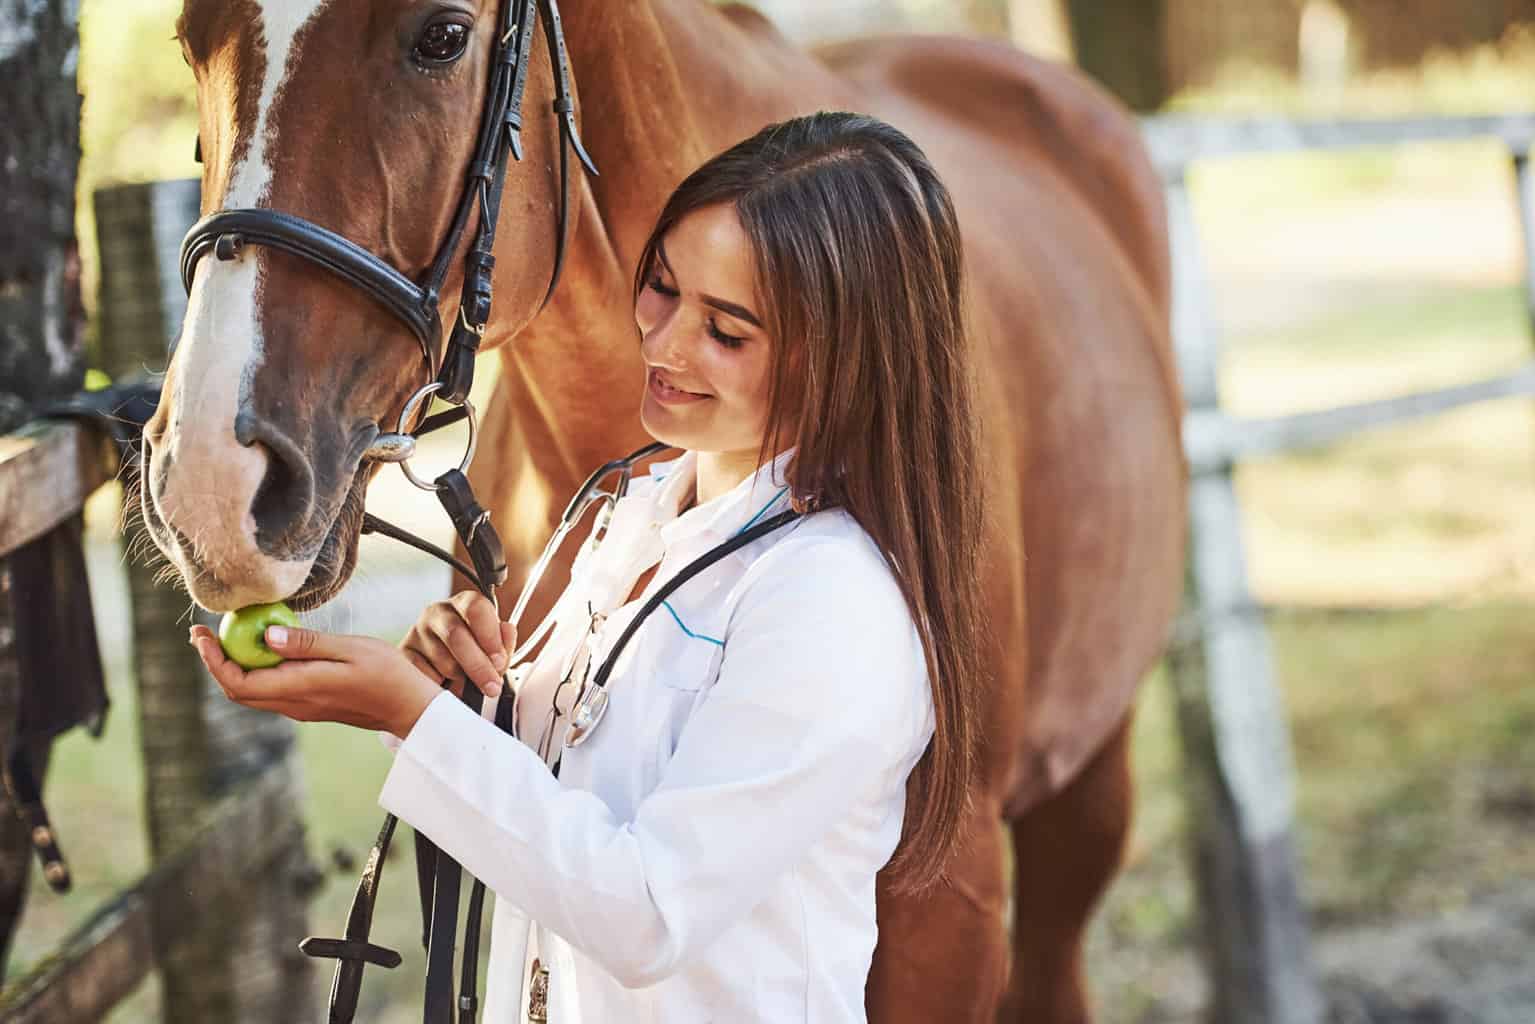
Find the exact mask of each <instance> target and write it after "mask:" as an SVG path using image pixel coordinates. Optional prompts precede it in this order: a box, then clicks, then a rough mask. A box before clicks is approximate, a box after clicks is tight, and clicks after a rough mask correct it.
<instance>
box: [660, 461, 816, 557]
mask: <svg viewBox="0 0 1535 1024" xmlns="http://www.w3.org/2000/svg"><path fill="white" fill-rule="evenodd" d="M793 457H794V449H792V448H791V449H790V450H788V451H786V452H784V453H783V454H781V455H779V456H778V457H777V458H775V459H773V460H772V461H770V462H766V463H764V464H763V465H762V466H760V467H759V468H758V469H757V471H756V472H755V473H753V474H752V475H751V476H749V477H747V478H746V479H745V480H742V481H741V482H740V483H739V484H737V485H736V486H735V487H733V488H732V489H731V490H730V491H729V492H727V493H725V494H722V495H720V496H719V497H717V498H715V499H714V500H712V501H708V502H705V503H704V504H702V505H695V506H694V507H692V508H690V509H688V510H687V511H686V512H684V513H682V514H681V515H678V514H677V508H678V506H679V505H681V504H682V501H683V499H684V498H685V497H687V495H689V494H691V493H692V491H693V486H694V483H695V481H696V480H697V478H698V455H697V453H695V452H686V453H684V454H683V455H682V457H681V458H678V459H673V460H672V461H670V462H664V463H660V464H658V465H655V466H653V467H651V471H650V472H651V476H652V477H653V478H655V479H657V480H658V481H659V482H660V486H659V487H658V488H657V490H656V491H655V504H654V507H653V514H654V516H655V519H656V522H658V523H660V524H661V537H662V539H663V540H664V541H665V542H666V544H667V546H668V547H670V546H671V545H672V544H674V543H676V542H677V541H679V540H682V539H684V538H688V537H694V536H707V537H708V538H709V539H710V540H711V541H713V542H715V543H719V542H722V541H725V540H728V539H729V538H730V537H733V536H735V535H736V534H738V533H740V532H742V531H743V530H747V529H749V528H750V527H752V526H755V525H756V524H757V523H759V522H761V521H762V520H763V519H766V518H767V517H768V516H770V515H773V514H775V513H776V512H780V511H782V510H783V509H785V508H787V507H788V506H789V485H788V482H787V481H786V480H785V479H784V471H785V469H786V468H787V466H788V463H789V460H790V459H791V458H793Z"/></svg>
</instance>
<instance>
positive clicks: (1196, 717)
mask: <svg viewBox="0 0 1535 1024" xmlns="http://www.w3.org/2000/svg"><path fill="white" fill-rule="evenodd" d="M1143 130H1144V136H1145V139H1146V142H1147V144H1148V146H1149V148H1150V150H1151V154H1152V159H1153V161H1154V162H1155V163H1156V166H1157V168H1158V170H1159V171H1160V172H1161V175H1162V178H1163V181H1164V184H1165V187H1166V192H1167V204H1168V216H1169V221H1170V228H1171V234H1172V243H1173V266H1174V293H1173V296H1174V297H1173V332H1174V337H1175V341H1176V344H1177V351H1178V363H1179V370H1180V374H1181V377H1182V382H1183V393H1184V398H1185V400H1186V402H1187V404H1188V412H1187V414H1186V416H1185V419H1184V427H1183V438H1184V449H1185V451H1186V453H1187V455H1188V459H1189V466H1190V473H1191V476H1190V481H1189V558H1188V567H1187V574H1186V589H1185V606H1184V617H1183V620H1182V623H1181V624H1180V628H1179V630H1178V635H1177V636H1176V637H1175V638H1174V642H1173V645H1172V648H1171V651H1170V653H1169V665H1170V668H1171V672H1170V675H1171V677H1172V680H1173V685H1174V687H1175V689H1176V694H1177V705H1178V723H1179V730H1180V732H1181V734H1182V740H1183V754H1184V761H1185V775H1186V787H1187V791H1188V792H1189V793H1190V794H1191V800H1190V804H1191V806H1190V812H1191V814H1190V820H1191V822H1192V827H1193V829H1194V840H1195V841H1194V849H1195V857H1194V860H1195V864H1194V872H1195V876H1196V884H1197V887H1198V892H1199V905H1200V915H1201V918H1202V922H1201V923H1202V928H1203V937H1204V944H1205V954H1206V959H1207V963H1208V966H1209V968H1210V971H1211V975H1212V992H1213V1002H1212V1006H1211V1008H1210V1019H1212V1020H1216V1021H1241V1022H1243V1024H1320V1022H1321V1021H1322V1020H1323V1019H1324V1018H1325V1015H1326V1007H1325V1005H1324V1001H1323V998H1322V995H1321V991H1320V987H1319V984H1318V981H1317V975H1316V969H1315V966H1314V963H1313V960H1312V955H1311V942H1310V935H1309V929H1308V926H1307V922H1306V914H1305V909H1304V905H1303V902H1302V900H1301V895H1300V894H1301V888H1302V887H1301V882H1300V872H1299V868H1298V865H1297V863H1296V856H1295V847H1294V841H1293V833H1294V767H1293V760H1292V756H1291V748H1290V738H1289V729H1288V725H1287V723H1286V719H1285V714H1284V707H1283V701H1282V700H1281V698H1280V695H1279V690H1278V686H1277V684H1276V680H1275V673H1274V663H1273V657H1272V653H1271V650H1270V646H1269V638H1268V632H1267V629H1266V627H1265V625H1264V621H1263V616H1262V610H1261V609H1260V608H1259V607H1258V606H1257V604H1256V603H1255V601H1254V599H1253V596H1252V589H1251V587H1250V586H1249V583H1248V576H1247V560H1246V553H1245V552H1244V550H1243V545H1242V534H1241V523H1240V514H1241V510H1240V507H1239V505H1238V502H1237V497H1236V492H1235V490H1234V489H1233V487H1232V470H1233V468H1234V467H1235V465H1236V464H1237V463H1238V462H1239V461H1241V460H1242V459H1246V458H1250V457H1254V456H1260V455H1269V454H1275V453H1278V452H1283V451H1291V450H1296V449H1300V448H1310V447H1316V446H1319V445H1324V444H1327V443H1329V442H1333V441H1337V440H1340V439H1342V438H1344V437H1347V436H1349V435H1351V434H1354V433H1357V432H1359V431H1361V430H1366V429H1369V428H1373V427H1380V426H1385V425H1387V424H1392V423H1400V422H1404V421H1406V420H1410V419H1416V418H1420V417H1423V416H1429V415H1434V414H1437V413H1441V412H1446V411H1449V410H1451V409H1455V408H1458V407H1460V406H1463V405H1467V404H1470V403H1472V402H1481V401H1486V400H1489V399H1493V398H1508V397H1514V396H1522V397H1530V396H1532V395H1535V359H1531V360H1530V361H1529V362H1527V363H1526V364H1525V365H1523V366H1522V367H1520V368H1519V369H1517V370H1515V371H1514V372H1512V373H1507V374H1502V375H1500V376H1496V377H1492V378H1488V379H1484V380H1479V381H1474V382H1470V383H1466V384H1462V385H1459V386H1456V387H1449V388H1441V389H1438V390H1434V391H1427V392H1419V393H1415V394H1408V395H1401V396H1399V397H1395V398H1390V399H1385V400H1381V401H1373V402H1363V403H1358V404H1353V405H1347V406H1342V407H1339V408H1334V409H1325V410H1321V411H1317V412H1310V413H1304V414H1301V415H1295V416H1282V417H1272V418H1264V419H1250V418H1239V417H1233V416H1230V415H1227V414H1226V413H1225V412H1224V411H1222V409H1221V405H1220V396H1219V393H1218V388H1217V369H1218V367H1219V364H1220V357H1221V339H1220V334H1219V331H1218V330H1217V327H1216V324H1215V317H1214V314H1213V306H1212V302H1211V294H1210V288H1209V285H1208V282H1207V277H1206V272H1205V266H1204V259H1203V256H1202V253H1201V247H1200V239H1199V232H1198V230H1197V228H1196V226H1195V222H1194V215H1193V206H1192V201H1191V199H1190V196H1189V192H1188V187H1187V183H1186V171H1187V169H1188V167H1189V166H1190V165H1191V164H1193V163H1196V162H1198V161H1202V160H1212V159H1223V158H1234V157H1240V156H1252V155H1258V154H1271V153H1286V152H1296V151H1301V150H1322V149H1342V148H1354V147H1364V146H1404V145H1412V144H1419V143H1424V142H1442V141H1449V140H1458V139H1473V138H1498V139H1501V140H1502V141H1503V142H1504V144H1505V146H1506V152H1507V154H1508V159H1509V160H1510V161H1511V162H1512V165H1513V169H1514V180H1515V182H1516V186H1515V192H1516V195H1515V196H1513V197H1511V203H1510V212H1511V215H1514V216H1517V217H1518V218H1519V222H1520V225H1521V229H1522V237H1523V243H1524V255H1525V261H1524V282H1525V294H1526V299H1527V307H1528V309H1529V311H1530V322H1531V327H1532V331H1535V176H1532V173H1531V167H1530V150H1531V145H1532V143H1535V114H1521V115H1510V116H1505V117H1468V118H1421V119H1403V120H1371V121H1312V122H1308V121H1288V120H1283V119H1279V118H1253V119H1226V118H1208V117H1181V116H1163V117H1152V118H1148V119H1146V120H1145V121H1144V122H1143ZM1515 211H1517V212H1515Z"/></svg>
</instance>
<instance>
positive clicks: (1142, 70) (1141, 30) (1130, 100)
mask: <svg viewBox="0 0 1535 1024" xmlns="http://www.w3.org/2000/svg"><path fill="white" fill-rule="evenodd" d="M1066 15H1067V19H1068V21H1069V22H1070V25H1071V36H1072V39H1073V40H1074V42H1075V44H1076V51H1077V63H1078V64H1080V65H1081V66H1082V69H1083V70H1084V71H1086V72H1087V73H1088V74H1090V75H1092V76H1093V77H1094V78H1096V79H1097V80H1098V81H1100V82H1102V83H1103V84H1104V85H1105V86H1107V87H1108V89H1109V91H1110V92H1112V93H1114V94H1115V95H1116V96H1118V97H1119V98H1120V99H1121V100H1123V101H1124V102H1125V103H1126V104H1128V105H1129V106H1130V108H1131V109H1132V110H1137V111H1142V112H1149V111H1153V110H1156V109H1157V108H1158V107H1160V106H1161V105H1162V104H1163V103H1165V102H1166V101H1167V98H1168V80H1167V67H1166V54H1165V48H1164V42H1165V39H1166V34H1165V29H1166V24H1167V2H1166V0H1066Z"/></svg>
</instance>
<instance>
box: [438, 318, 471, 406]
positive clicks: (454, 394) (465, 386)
mask: <svg viewBox="0 0 1535 1024" xmlns="http://www.w3.org/2000/svg"><path fill="white" fill-rule="evenodd" d="M479 348H480V337H479V335H477V334H475V333H474V332H473V331H468V330H465V329H464V325H463V324H462V323H459V324H458V325H456V326H455V327H454V328H453V334H452V335H451V336H450V337H449V338H448V348H447V351H445V352H444V353H443V354H442V373H441V375H439V376H438V378H437V379H438V380H439V381H440V382H441V383H442V390H441V391H439V392H437V397H438V398H440V399H442V400H443V401H444V402H447V403H448V404H450V405H460V404H462V403H463V402H464V401H465V400H466V399H468V397H469V391H470V389H472V388H473V387H474V357H475V354H476V353H477V352H478V351H479Z"/></svg>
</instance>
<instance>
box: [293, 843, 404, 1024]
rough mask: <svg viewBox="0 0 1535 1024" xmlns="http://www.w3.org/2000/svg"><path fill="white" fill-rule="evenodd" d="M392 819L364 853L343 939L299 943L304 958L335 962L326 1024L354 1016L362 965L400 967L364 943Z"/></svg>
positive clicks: (346, 1022)
mask: <svg viewBox="0 0 1535 1024" xmlns="http://www.w3.org/2000/svg"><path fill="white" fill-rule="evenodd" d="M395 824H396V819H395V816H394V815H392V814H390V815H386V816H385V818H384V826H383V828H381V829H380V830H379V833H378V839H376V840H375V841H374V843H373V849H372V851H371V852H370V853H369V854H368V864H367V866H366V867H365V868H363V870H362V878H360V879H358V882H357V892H356V894H355V895H354V896H353V897H352V909H351V912H350V913H349V914H348V915H347V921H346V938H344V939H319V938H312V937H311V938H308V939H305V940H304V941H303V942H301V943H299V947H298V948H299V949H300V950H301V951H302V952H303V953H304V954H305V955H307V956H313V957H325V958H330V959H334V960H337V961H339V962H338V963H337V965H336V974H335V977H334V978H332V979H331V983H330V1016H329V1020H330V1024H350V1021H351V1020H352V1018H353V1017H354V1016H355V1015H356V1014H357V998H358V995H359V994H360V993H361V991H362V969H363V966H364V965H365V964H376V965H378V966H379V967H385V968H394V967H398V966H400V954H399V953H397V952H395V951H394V950H392V949H385V948H384V947H382V946H376V945H374V944H373V943H371V942H369V941H368V933H369V932H370V931H371V930H372V928H373V906H374V903H375V901H376V900H377V899H378V886H379V882H381V881H382V880H383V877H384V862H385V861H386V860H387V859H388V857H389V841H390V840H391V839H393V838H394V829H395Z"/></svg>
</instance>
